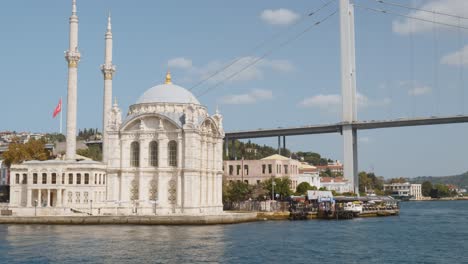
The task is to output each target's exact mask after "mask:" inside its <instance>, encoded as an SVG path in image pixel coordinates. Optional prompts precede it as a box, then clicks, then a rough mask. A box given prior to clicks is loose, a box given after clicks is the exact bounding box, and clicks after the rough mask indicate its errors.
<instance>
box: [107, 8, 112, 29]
mask: <svg viewBox="0 0 468 264" xmlns="http://www.w3.org/2000/svg"><path fill="white" fill-rule="evenodd" d="M107 32H108V33H109V32H110V33H111V34H112V21H111V12H110V11H109V15H108V16H107Z"/></svg>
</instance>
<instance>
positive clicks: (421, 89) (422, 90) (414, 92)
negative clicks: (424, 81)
mask: <svg viewBox="0 0 468 264" xmlns="http://www.w3.org/2000/svg"><path fill="white" fill-rule="evenodd" d="M431 91H432V89H431V87H429V86H424V85H420V86H415V87H414V88H412V89H409V90H408V94H409V95H411V96H420V95H425V94H428V93H430V92H431Z"/></svg>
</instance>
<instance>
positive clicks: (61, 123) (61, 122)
mask: <svg viewBox="0 0 468 264" xmlns="http://www.w3.org/2000/svg"><path fill="white" fill-rule="evenodd" d="M60 134H62V97H61V96H60Z"/></svg>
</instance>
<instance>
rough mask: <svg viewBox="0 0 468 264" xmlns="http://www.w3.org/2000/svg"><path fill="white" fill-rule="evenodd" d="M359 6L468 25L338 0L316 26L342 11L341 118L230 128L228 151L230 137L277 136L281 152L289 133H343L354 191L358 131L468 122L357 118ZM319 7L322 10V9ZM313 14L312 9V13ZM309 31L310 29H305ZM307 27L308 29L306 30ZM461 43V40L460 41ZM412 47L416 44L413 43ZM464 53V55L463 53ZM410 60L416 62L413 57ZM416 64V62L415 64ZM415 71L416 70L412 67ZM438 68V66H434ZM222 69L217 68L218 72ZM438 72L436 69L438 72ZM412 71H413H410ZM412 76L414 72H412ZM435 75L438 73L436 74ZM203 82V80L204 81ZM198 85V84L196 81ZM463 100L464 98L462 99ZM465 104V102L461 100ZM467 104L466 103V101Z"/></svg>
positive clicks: (461, 119) (440, 118) (449, 118)
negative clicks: (334, 9)
mask: <svg viewBox="0 0 468 264" xmlns="http://www.w3.org/2000/svg"><path fill="white" fill-rule="evenodd" d="M375 1H376V2H378V3H380V4H386V5H388V6H397V7H404V8H410V9H417V8H412V7H408V6H405V5H401V4H398V3H393V2H387V1H382V0H375ZM330 2H333V1H330ZM330 2H327V3H326V4H325V5H323V6H322V7H321V8H320V9H322V8H324V7H325V6H327V5H329V4H330ZM355 6H356V7H360V8H362V9H365V10H368V11H372V12H376V13H381V14H387V15H389V14H391V15H396V16H402V17H406V18H409V19H414V20H418V21H422V22H427V23H434V24H439V25H443V26H447V27H453V28H456V29H457V30H458V32H459V34H461V33H460V30H465V29H468V27H464V26H462V25H461V24H460V20H461V19H467V18H464V17H461V16H456V15H452V14H446V13H442V12H438V11H435V10H421V9H417V10H419V11H422V12H428V13H432V14H433V15H434V16H435V15H443V16H450V17H452V18H455V19H457V20H458V23H455V24H451V23H446V22H442V21H436V20H435V19H432V20H429V19H424V18H420V17H411V16H409V15H404V14H400V13H396V12H393V11H388V10H384V9H378V8H372V7H367V6H362V5H358V4H356V3H354V4H351V3H350V0H339V9H338V10H337V11H338V12H334V13H331V14H330V15H329V16H326V17H325V19H323V20H321V21H318V22H316V24H314V25H313V26H317V25H319V24H321V23H322V22H324V21H325V20H327V19H328V18H329V17H330V16H332V15H334V14H335V13H339V16H340V42H341V43H340V47H341V98H342V121H341V122H339V123H334V124H323V125H310V126H302V127H287V128H282V127H279V128H271V129H254V130H245V131H229V132H226V137H225V153H226V155H228V156H229V153H231V154H232V153H235V149H234V147H235V144H231V148H232V149H231V150H229V141H232V142H234V140H238V139H250V138H266V137H278V152H279V153H281V149H285V148H286V136H297V135H311V134H326V133H340V134H341V135H342V137H343V153H344V155H343V156H344V177H345V178H346V179H347V180H348V181H349V182H350V183H351V184H352V185H353V187H354V191H355V193H359V178H358V162H357V161H358V148H357V132H358V130H368V129H383V128H393V127H407V126H426V125H441V124H456V123H468V116H467V115H463V114H461V115H453V116H430V117H422V118H399V119H393V120H392V119H390V120H368V121H365V120H358V119H357V92H356V62H355V59H356V58H355V32H354V30H355V29H354V7H355ZM320 9H319V10H320ZM311 14H312V13H311ZM306 31H307V30H306ZM306 31H305V32H306ZM286 44H288V42H284V43H282V45H280V46H284V45H286ZM460 44H461V41H460ZM411 46H412V47H411V49H412V50H413V49H414V47H413V44H412V45H411ZM271 52H272V51H268V52H266V53H265V54H264V56H262V57H260V58H259V59H257V61H253V62H252V63H251V64H248V65H247V66H246V67H244V68H243V69H241V70H240V71H238V72H235V73H234V74H233V75H231V76H228V78H226V79H225V80H222V81H221V82H220V83H218V84H216V85H215V86H213V87H210V88H208V89H207V90H205V91H204V92H202V93H201V94H200V95H201V96H202V95H204V94H205V93H207V92H209V91H210V90H212V89H214V88H216V87H218V86H220V85H222V83H223V82H225V81H226V80H227V79H231V78H233V77H235V76H236V75H237V74H239V73H240V72H242V71H243V70H245V69H247V68H248V67H250V66H252V65H253V64H255V63H257V62H258V60H261V59H262V58H264V57H266V56H268V55H269V54H271ZM460 56H462V55H460ZM236 62H237V61H233V62H232V63H231V64H229V65H227V66H226V67H225V68H223V69H221V70H220V71H224V70H225V69H226V68H228V67H230V66H231V65H232V64H234V63H236ZM463 63H464V58H463V57H460V64H461V65H462V64H463ZM411 64H414V62H413V61H411ZM412 67H414V65H412ZM412 71H413V70H412ZM435 71H437V70H435ZM217 73H219V72H216V73H215V74H214V75H216V74H217ZM435 74H436V75H435V76H437V72H435ZM411 75H414V73H413V72H411ZM411 77H412V79H413V76H411ZM434 78H436V77H434ZM459 78H460V81H461V84H462V90H463V88H464V87H463V73H462V70H460V76H459ZM202 82H203V81H202ZM197 85H199V84H197ZM462 100H463V99H462ZM462 104H464V102H463V103H462ZM463 107H464V105H463ZM281 137H282V139H283V140H282V141H283V146H281Z"/></svg>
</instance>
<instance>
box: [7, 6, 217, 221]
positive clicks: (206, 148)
mask: <svg viewBox="0 0 468 264" xmlns="http://www.w3.org/2000/svg"><path fill="white" fill-rule="evenodd" d="M105 40H106V49H105V63H104V65H102V66H101V70H102V73H103V76H104V100H103V128H104V129H103V161H102V162H95V161H91V160H82V159H81V160H80V159H79V158H78V157H77V156H76V117H77V81H78V77H77V71H78V63H79V61H80V58H81V55H80V52H79V51H78V16H77V6H76V0H73V9H72V16H71V17H70V46H69V50H68V51H67V52H66V54H65V58H66V60H67V62H68V97H67V135H66V136H67V150H66V156H65V158H64V159H60V160H49V161H27V162H24V163H22V164H19V165H14V166H12V168H11V174H10V175H11V188H10V208H11V209H12V210H13V212H14V214H16V215H34V214H37V215H71V214H76V213H80V212H81V213H88V214H93V215H98V214H101V215H131V214H139V215H154V214H157V215H168V214H187V215H193V214H218V213H221V212H222V208H223V205H222V174H223V171H222V164H223V161H222V146H223V138H224V131H223V124H222V122H223V120H222V119H223V118H222V116H221V115H220V114H219V113H218V112H217V111H216V114H214V115H212V116H210V115H209V114H208V111H207V109H206V107H204V106H203V105H201V104H200V102H199V101H198V100H197V98H195V97H194V96H193V95H192V93H190V92H189V91H188V90H186V89H184V88H182V87H180V86H177V85H175V84H173V83H172V80H171V75H170V73H167V75H166V80H165V83H164V84H161V85H157V86H155V87H153V88H150V89H149V90H147V91H146V92H145V93H144V94H143V95H142V96H141V97H140V98H139V99H138V101H137V102H136V103H135V104H134V105H131V106H130V107H129V110H128V114H127V116H126V117H125V118H124V119H122V115H121V110H120V109H119V107H118V105H117V102H115V103H114V104H113V105H112V78H113V75H114V73H115V67H114V65H113V64H112V28H111V19H110V17H109V19H108V25H107V32H106V34H105Z"/></svg>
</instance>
